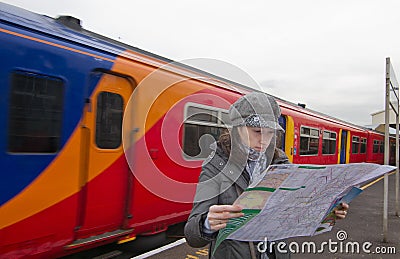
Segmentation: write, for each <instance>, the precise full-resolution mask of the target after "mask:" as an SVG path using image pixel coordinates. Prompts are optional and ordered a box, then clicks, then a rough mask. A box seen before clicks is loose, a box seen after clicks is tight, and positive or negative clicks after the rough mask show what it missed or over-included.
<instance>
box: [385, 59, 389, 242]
mask: <svg viewBox="0 0 400 259" xmlns="http://www.w3.org/2000/svg"><path fill="white" fill-rule="evenodd" d="M389 102H390V58H386V91H385V156H384V164H385V165H388V164H389ZM388 196H389V179H388V174H387V173H386V174H385V176H384V183H383V242H385V243H386V242H387V241H388V239H387V235H388Z"/></svg>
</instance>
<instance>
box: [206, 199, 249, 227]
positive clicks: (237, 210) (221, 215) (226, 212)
mask: <svg viewBox="0 0 400 259" xmlns="http://www.w3.org/2000/svg"><path fill="white" fill-rule="evenodd" d="M242 209H243V208H242V207H240V206H238V205H212V206H211V207H210V208H209V210H208V214H207V218H208V223H209V224H210V228H211V230H213V231H218V230H220V229H222V228H224V227H226V223H227V222H228V220H229V219H232V218H238V217H242V216H244V213H243V212H242Z"/></svg>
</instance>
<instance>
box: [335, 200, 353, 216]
mask: <svg viewBox="0 0 400 259" xmlns="http://www.w3.org/2000/svg"><path fill="white" fill-rule="evenodd" d="M349 207H350V206H349V204H347V203H345V202H342V203H341V204H340V207H339V208H337V209H335V215H336V218H337V219H344V218H346V215H347V210H348V209H349Z"/></svg>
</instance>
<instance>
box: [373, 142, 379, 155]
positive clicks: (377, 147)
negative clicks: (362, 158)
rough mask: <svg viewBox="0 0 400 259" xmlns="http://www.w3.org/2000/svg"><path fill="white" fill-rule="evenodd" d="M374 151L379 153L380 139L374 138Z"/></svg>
mask: <svg viewBox="0 0 400 259" xmlns="http://www.w3.org/2000/svg"><path fill="white" fill-rule="evenodd" d="M372 152H373V153H379V140H376V139H374V146H373V148H372Z"/></svg>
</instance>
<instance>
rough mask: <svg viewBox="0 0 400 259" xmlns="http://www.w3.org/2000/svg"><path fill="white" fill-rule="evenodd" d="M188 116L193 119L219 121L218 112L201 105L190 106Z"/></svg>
mask: <svg viewBox="0 0 400 259" xmlns="http://www.w3.org/2000/svg"><path fill="white" fill-rule="evenodd" d="M187 117H188V118H190V120H193V121H204V122H211V123H217V120H218V112H217V111H213V110H209V109H205V108H201V107H193V106H189V107H188V109H187Z"/></svg>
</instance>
